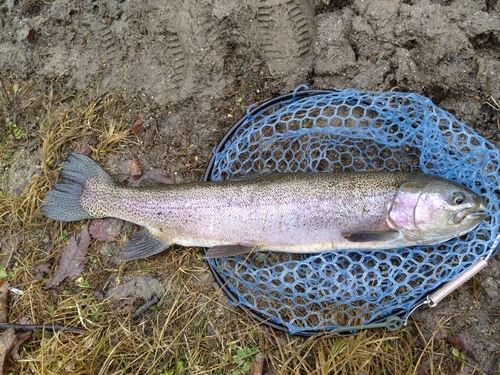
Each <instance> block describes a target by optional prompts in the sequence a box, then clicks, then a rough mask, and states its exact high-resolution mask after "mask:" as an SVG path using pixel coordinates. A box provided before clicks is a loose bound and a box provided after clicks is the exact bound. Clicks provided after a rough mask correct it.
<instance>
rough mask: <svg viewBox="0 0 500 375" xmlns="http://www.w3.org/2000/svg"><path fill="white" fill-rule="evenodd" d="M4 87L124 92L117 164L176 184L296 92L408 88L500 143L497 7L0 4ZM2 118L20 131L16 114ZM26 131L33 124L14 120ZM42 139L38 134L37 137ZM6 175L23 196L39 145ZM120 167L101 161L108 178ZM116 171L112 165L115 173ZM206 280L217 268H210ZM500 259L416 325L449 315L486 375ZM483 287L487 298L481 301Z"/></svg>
mask: <svg viewBox="0 0 500 375" xmlns="http://www.w3.org/2000/svg"><path fill="white" fill-rule="evenodd" d="M0 78H1V79H2V80H3V82H4V85H7V83H8V82H13V81H15V82H17V81H19V82H28V81H29V82H32V83H34V84H35V85H36V86H37V88H38V89H41V90H44V89H47V88H49V87H52V89H53V90H55V92H56V94H57V95H58V96H59V97H64V96H67V97H72V96H75V95H77V94H78V93H79V92H81V91H85V90H89V89H93V90H97V91H99V92H109V93H117V94H120V95H123V97H124V98H125V101H126V102H127V103H128V104H129V111H128V113H125V114H124V115H125V116H126V117H127V121H129V122H130V124H132V123H133V122H134V116H137V115H138V114H139V113H142V114H144V116H145V119H146V124H145V134H143V135H142V137H141V138H140V142H138V143H137V144H135V145H133V146H131V147H129V148H127V149H126V150H123V152H122V154H120V155H119V156H117V157H116V158H117V159H118V160H127V159H130V158H132V157H135V158H137V160H138V162H139V164H140V166H141V168H142V169H143V170H148V169H150V168H158V169H161V170H164V171H166V172H167V173H168V174H169V175H171V176H175V177H176V181H177V182H181V181H192V180H199V179H201V178H202V175H203V172H204V169H205V167H206V165H207V163H208V160H209V159H210V156H211V151H212V149H213V148H214V147H215V146H216V145H217V143H218V142H219V140H220V139H221V138H222V136H223V135H224V133H225V132H226V131H227V130H228V129H229V128H230V126H231V125H232V124H233V123H234V122H235V121H236V120H237V119H238V118H239V117H240V116H241V115H242V114H244V110H245V108H246V107H247V106H248V105H250V104H253V103H257V102H259V101H262V100H265V99H268V98H271V97H273V96H276V95H279V94H283V93H286V92H288V91H291V90H293V89H294V88H295V87H296V86H297V85H299V84H307V85H308V86H309V87H311V88H332V87H336V88H340V89H343V88H356V89H365V90H380V91H389V90H397V91H408V92H416V93H419V94H423V95H426V96H428V97H430V98H431V99H432V100H433V102H434V103H435V104H436V105H438V106H440V107H441V108H443V109H445V110H447V111H449V112H451V113H452V114H453V115H455V116H456V117H457V118H458V119H459V120H460V121H462V122H464V123H466V124H468V125H469V126H471V127H472V128H474V129H475V130H476V131H477V132H478V133H479V134H480V135H482V136H483V137H484V138H486V139H488V140H489V141H491V142H492V143H493V144H495V145H496V146H497V147H500V127H499V126H500V125H499V121H500V120H499V116H500V115H499V108H498V107H497V108H496V109H495V108H494V106H495V105H494V101H493V99H495V100H496V101H497V102H498V103H500V3H499V1H498V0H483V1H481V0H476V1H470V0H374V1H368V0H364V1H363V0H330V1H329V0H315V1H312V0H309V1H306V0H304V1H300V0H183V1H173V0H171V1H159V0H121V1H108V0H105V1H92V0H76V1H72V2H68V1H63V0H48V1H40V0H25V1H18V0H3V1H2V0H0ZM8 115H9V116H11V117H9V118H3V119H1V124H0V126H1V127H2V128H3V127H5V129H7V127H8V123H9V121H13V122H14V123H19V120H22V115H21V114H18V113H15V112H12V113H11V114H8ZM19 125H20V126H21V127H22V128H23V130H24V131H25V132H26V133H27V134H30V132H34V131H35V126H36V124H34V123H31V124H30V123H19ZM31 136H32V137H33V139H36V134H32V135H31ZM18 153H19V154H22V155H23V157H22V158H16V162H15V163H13V164H12V165H10V166H9V167H8V168H5V170H4V171H1V172H2V173H3V174H4V178H3V179H2V190H3V191H4V193H5V194H7V195H16V194H19V193H20V191H21V190H22V189H23V187H24V186H26V184H27V183H28V181H29V180H30V179H31V178H32V177H33V176H35V175H36V174H37V173H39V168H38V167H37V165H38V164H39V161H40V150H39V149H37V142H36V141H33V142H31V143H29V142H28V143H26V146H25V148H24V149H22V150H19V151H18ZM116 162H117V160H116V159H115V160H114V161H113V162H111V161H107V165H106V162H104V163H103V165H104V166H105V167H108V170H111V171H113V168H116V164H114V163H116ZM115 171H116V169H115ZM207 272H208V271H207ZM499 287H500V262H499V259H498V257H497V258H496V259H492V260H491V262H490V266H489V267H488V268H487V269H486V270H485V271H484V272H482V273H481V274H480V275H479V276H477V277H476V278H475V279H474V281H473V282H469V283H468V284H466V286H465V287H463V288H462V289H461V290H460V291H458V292H457V293H455V294H454V295H453V297H452V298H448V299H446V300H445V301H444V302H442V303H441V304H440V306H439V307H438V308H437V309H434V310H429V309H427V308H423V309H421V310H419V311H417V313H416V319H417V320H419V321H421V322H425V325H424V326H425V327H424V329H428V330H429V331H430V332H432V331H433V329H434V328H435V327H433V324H434V323H436V322H438V321H440V319H441V318H442V317H443V316H454V317H453V319H452V320H451V321H450V322H449V327H448V328H447V329H448V331H450V332H448V333H449V334H453V333H457V332H459V331H461V330H463V329H464V328H466V329H467V331H468V333H469V335H470V336H471V340H472V342H473V345H474V347H475V350H476V352H477V353H478V356H479V358H480V360H479V361H478V362H477V366H478V369H480V371H482V373H485V374H494V373H500V334H499V332H500V294H499ZM477 289H480V290H481V292H480V293H478V292H477Z"/></svg>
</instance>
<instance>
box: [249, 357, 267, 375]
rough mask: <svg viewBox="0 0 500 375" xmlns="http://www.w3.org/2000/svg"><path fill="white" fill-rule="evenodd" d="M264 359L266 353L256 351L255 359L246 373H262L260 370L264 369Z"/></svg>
mask: <svg viewBox="0 0 500 375" xmlns="http://www.w3.org/2000/svg"><path fill="white" fill-rule="evenodd" d="M265 360H266V355H265V354H264V353H262V352H259V353H257V355H256V356H255V359H254V360H253V361H252V367H250V371H248V373H247V374H248V375H262V370H263V369H264V361H265Z"/></svg>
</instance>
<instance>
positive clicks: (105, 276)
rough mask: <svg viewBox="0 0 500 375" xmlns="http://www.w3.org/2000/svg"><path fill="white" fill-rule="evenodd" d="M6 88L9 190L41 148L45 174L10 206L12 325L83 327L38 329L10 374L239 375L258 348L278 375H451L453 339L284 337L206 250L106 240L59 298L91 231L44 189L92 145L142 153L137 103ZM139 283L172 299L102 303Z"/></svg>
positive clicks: (5, 220) (99, 152)
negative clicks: (243, 302)
mask: <svg viewBox="0 0 500 375" xmlns="http://www.w3.org/2000/svg"><path fill="white" fill-rule="evenodd" d="M0 78H1V77H0ZM3 84H4V86H3V88H0V91H1V93H0V100H1V105H0V107H1V108H0V111H1V112H0V114H2V115H3V116H4V118H7V117H8V118H12V119H15V122H16V124H24V125H20V126H21V127H23V126H24V128H22V129H23V131H24V135H23V136H22V137H20V138H19V139H16V137H15V136H14V135H13V134H12V133H9V132H7V133H5V135H4V137H3V138H2V139H1V143H0V153H1V154H2V155H4V158H3V159H2V160H3V167H4V168H5V170H4V172H2V181H3V182H5V178H6V173H7V168H8V167H9V166H11V165H13V163H14V161H15V158H16V157H21V156H20V155H22V154H21V153H19V152H20V151H19V150H21V149H23V150H26V149H29V150H32V151H30V152H32V153H35V154H36V153H38V155H39V158H40V161H41V168H40V171H39V173H38V174H36V175H34V176H33V177H32V178H31V180H30V181H29V183H28V184H27V185H26V187H25V188H24V190H23V191H22V192H21V193H20V194H19V195H18V196H14V195H7V194H3V195H2V196H1V197H0V213H1V215H0V218H1V220H2V221H1V222H0V231H1V234H2V236H4V237H6V236H9V235H12V234H13V233H20V232H22V233H23V235H24V237H23V241H22V242H21V243H19V244H18V246H17V248H16V249H15V255H14V256H13V258H12V260H11V261H10V264H9V265H8V266H7V268H6V269H4V271H5V272H4V273H5V276H4V278H7V279H9V280H10V282H11V285H12V286H14V287H16V288H19V289H21V290H23V291H24V294H23V295H12V296H11V300H10V314H9V316H10V320H11V321H12V322H14V321H16V320H17V319H19V318H21V317H27V318H29V320H30V321H31V322H32V323H38V324H47V325H50V324H61V325H64V326H75V327H80V328H83V329H84V330H85V332H84V333H78V334H75V333H68V332H57V333H54V332H52V331H48V330H46V331H37V332H34V333H33V334H32V336H31V338H30V339H29V340H28V341H26V342H25V343H24V344H23V345H22V347H21V349H20V354H21V360H19V361H17V362H16V361H13V360H11V361H10V362H9V363H8V364H7V369H6V370H8V371H7V373H9V372H10V373H12V374H36V375H39V374H40V375H41V374H44V375H51V374H54V375H55V374H108V375H112V374H165V375H166V374H234V375H238V374H244V373H245V372H246V370H247V369H248V364H249V363H251V360H252V358H253V357H254V356H255V354H256V353H257V352H259V351H260V352H262V353H264V354H265V356H266V366H265V368H266V371H268V373H270V374H318V375H319V374H394V375H403V374H417V373H418V371H417V369H418V366H419V365H420V364H425V362H426V361H429V363H431V365H429V366H428V367H429V368H430V369H431V370H432V372H429V373H433V374H447V373H449V372H448V371H449V370H448V365H449V363H450V361H455V359H453V358H451V357H450V354H449V353H447V348H446V346H445V345H444V344H443V342H437V341H436V340H434V335H433V336H432V337H431V338H430V339H425V338H424V337H423V335H419V334H418V332H417V335H415V332H412V331H411V330H410V329H408V328H405V329H403V330H402V331H400V332H396V333H394V332H388V331H384V330H380V331H379V330H375V331H366V332H360V333H358V334H356V335H350V336H339V335H328V336H317V337H311V338H300V337H288V336H286V335H284V334H282V333H280V332H275V331H273V330H271V329H269V328H267V327H265V326H264V325H261V324H259V323H257V322H256V321H254V320H253V319H252V318H250V317H249V316H248V315H247V314H246V313H245V312H243V311H241V310H240V309H237V308H233V307H231V306H229V305H228V303H227V301H226V298H225V296H224V295H223V293H222V292H220V291H218V290H217V288H216V287H214V286H213V281H212V278H211V275H210V274H209V272H208V269H207V267H206V265H205V264H204V262H203V261H202V260H201V258H200V256H199V255H198V254H199V253H198V252H197V251H196V249H193V250H185V249H175V250H172V251H170V252H167V253H165V255H164V256H163V255H162V256H159V257H155V258H152V259H148V260H143V261H140V262H133V263H130V264H126V265H120V264H118V263H116V262H115V261H113V260H112V259H110V258H109V257H105V256H103V255H102V254H101V253H100V251H99V249H100V247H101V246H103V244H102V243H99V242H93V243H92V245H91V249H90V251H89V255H88V257H89V259H90V261H89V263H88V264H87V266H86V268H85V272H84V274H83V275H82V277H83V278H84V279H85V280H86V281H87V283H86V284H83V283H76V282H75V281H71V280H68V281H66V282H65V283H63V285H61V286H60V287H58V288H55V289H53V290H49V289H47V288H45V287H44V285H45V282H46V281H47V279H48V276H49V274H50V273H52V272H54V269H55V267H56V265H57V260H58V258H59V256H60V252H61V248H62V246H63V245H64V242H65V239H66V238H67V237H68V236H69V235H70V234H72V233H74V232H77V231H78V230H79V229H80V228H81V227H82V225H84V224H83V223H71V224H61V223H55V222H53V221H51V220H47V219H45V218H43V217H42V216H41V215H40V211H39V207H40V203H41V201H42V198H43V196H44V194H45V191H46V190H47V189H48V187H49V186H50V185H51V184H52V183H53V182H54V181H55V180H56V178H57V174H58V169H59V167H60V161H61V159H62V158H63V156H64V155H65V153H66V152H67V151H68V150H69V149H74V148H75V147H77V146H78V145H79V144H81V143H82V141H83V140H85V139H86V138H88V137H91V136H95V137H96V138H97V139H98V140H99V143H98V144H97V145H95V146H93V147H94V148H93V155H94V157H96V158H97V159H101V160H103V159H104V158H105V157H106V156H108V155H109V154H110V153H112V152H117V151H119V150H120V148H121V147H123V146H125V145H131V144H133V142H134V139H133V137H132V136H131V135H130V134H129V133H128V131H127V129H128V127H129V124H127V122H126V121H125V120H124V114H125V113H126V112H127V104H126V103H125V101H124V100H123V99H122V98H120V97H118V96H113V95H105V94H104V95H97V94H95V92H87V93H83V94H80V95H78V96H66V97H63V95H61V94H59V95H58V97H57V98H56V97H55V95H54V94H53V91H52V90H50V89H49V90H47V91H44V92H39V91H36V90H34V89H32V87H33V85H30V83H21V84H19V86H20V87H22V88H21V91H20V90H17V91H16V90H14V83H13V82H6V81H5V80H4V81H3ZM30 87H31V88H30ZM14 91H16V92H14ZM36 118H38V120H36ZM26 124H31V125H26ZM2 126H3V124H2ZM11 130H12V129H11ZM2 186H4V185H2ZM40 264H48V265H49V266H50V268H51V271H50V273H44V272H42V271H40V270H37V269H36V266H37V265H40ZM140 275H148V276H151V277H153V278H155V279H157V280H159V281H160V282H161V283H162V285H163V286H164V287H165V293H164V294H163V295H162V296H160V301H159V303H158V304H157V305H155V306H154V307H153V308H152V309H150V311H148V312H147V313H145V314H142V315H141V316H140V317H139V318H137V319H132V318H131V314H132V313H133V312H134V311H135V310H136V309H137V307H138V306H139V305H141V303H143V302H144V301H140V300H137V301H135V302H134V304H125V303H122V302H120V301H111V300H109V299H106V298H103V294H105V292H106V290H107V289H108V288H109V285H110V283H111V281H112V280H116V282H117V283H119V282H120V281H121V280H126V279H128V278H133V277H136V276H140ZM436 332H437V330H436ZM477 373H478V374H479V372H477Z"/></svg>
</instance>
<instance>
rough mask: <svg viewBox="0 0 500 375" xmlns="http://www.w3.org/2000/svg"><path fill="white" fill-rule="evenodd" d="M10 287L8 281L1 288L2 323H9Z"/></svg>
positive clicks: (0, 316) (0, 308) (0, 318)
mask: <svg viewBox="0 0 500 375" xmlns="http://www.w3.org/2000/svg"><path fill="white" fill-rule="evenodd" d="M9 287H10V284H9V283H8V282H7V281H6V282H4V283H3V284H2V285H1V286H0V323H7V322H8V321H9Z"/></svg>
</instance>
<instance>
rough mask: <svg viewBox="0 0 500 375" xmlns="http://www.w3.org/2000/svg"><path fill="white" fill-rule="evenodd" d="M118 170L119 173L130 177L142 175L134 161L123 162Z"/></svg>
mask: <svg viewBox="0 0 500 375" xmlns="http://www.w3.org/2000/svg"><path fill="white" fill-rule="evenodd" d="M118 168H119V169H120V172H122V173H123V174H126V175H127V176H130V177H137V176H140V175H141V174H142V171H141V167H139V163H137V160H135V159H131V160H125V161H124V162H121V163H119V164H118Z"/></svg>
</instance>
